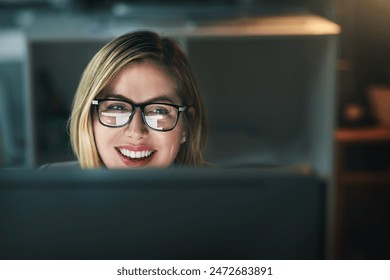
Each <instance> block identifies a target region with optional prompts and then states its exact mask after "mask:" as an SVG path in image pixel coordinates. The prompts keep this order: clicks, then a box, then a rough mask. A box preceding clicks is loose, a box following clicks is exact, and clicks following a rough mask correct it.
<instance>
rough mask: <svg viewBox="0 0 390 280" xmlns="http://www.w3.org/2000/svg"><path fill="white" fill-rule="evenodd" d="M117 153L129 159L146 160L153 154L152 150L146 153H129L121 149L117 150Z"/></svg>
mask: <svg viewBox="0 0 390 280" xmlns="http://www.w3.org/2000/svg"><path fill="white" fill-rule="evenodd" d="M118 150H119V152H120V153H121V154H122V155H123V156H125V157H127V158H130V159H143V158H148V157H150V156H151V155H152V154H153V152H154V151H153V150H147V151H130V150H127V149H123V148H118Z"/></svg>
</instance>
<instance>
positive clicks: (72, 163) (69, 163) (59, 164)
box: [39, 161, 81, 169]
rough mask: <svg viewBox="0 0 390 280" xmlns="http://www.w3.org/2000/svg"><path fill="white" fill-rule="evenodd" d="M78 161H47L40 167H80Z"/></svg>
mask: <svg viewBox="0 0 390 280" xmlns="http://www.w3.org/2000/svg"><path fill="white" fill-rule="evenodd" d="M80 168H81V167H80V163H79V162H78V161H65V162H56V163H47V164H44V165H42V166H40V167H39V169H80Z"/></svg>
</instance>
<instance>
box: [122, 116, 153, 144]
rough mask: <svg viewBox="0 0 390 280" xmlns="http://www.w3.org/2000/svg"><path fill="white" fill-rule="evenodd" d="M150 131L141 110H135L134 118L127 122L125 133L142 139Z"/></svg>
mask: <svg viewBox="0 0 390 280" xmlns="http://www.w3.org/2000/svg"><path fill="white" fill-rule="evenodd" d="M147 132H148V128H147V126H146V124H145V123H144V121H143V119H142V115H141V111H140V110H137V109H136V110H135V112H134V115H133V118H132V119H131V120H130V123H128V124H127V127H126V130H125V134H126V136H128V137H130V138H133V139H135V140H137V139H141V138H142V137H144V136H145V134H146V133H147Z"/></svg>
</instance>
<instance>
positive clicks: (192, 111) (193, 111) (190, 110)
mask: <svg viewBox="0 0 390 280" xmlns="http://www.w3.org/2000/svg"><path fill="white" fill-rule="evenodd" d="M188 115H190V116H191V117H194V116H195V109H194V107H190V108H188Z"/></svg>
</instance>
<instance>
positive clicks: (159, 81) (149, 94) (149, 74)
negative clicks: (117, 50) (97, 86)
mask: <svg viewBox="0 0 390 280" xmlns="http://www.w3.org/2000/svg"><path fill="white" fill-rule="evenodd" d="M110 94H111V95H120V96H123V97H124V98H126V99H128V100H130V101H133V102H135V103H142V102H146V101H148V100H149V99H156V98H158V97H160V96H166V97H169V98H170V99H172V100H173V101H175V102H178V101H179V100H180V98H179V96H178V94H177V88H176V85H175V82H174V80H173V79H172V77H171V75H169V74H168V72H167V70H166V69H164V68H163V67H162V66H160V65H157V64H156V63H153V62H149V61H146V62H136V63H130V64H128V65H126V66H125V67H123V68H122V69H121V70H120V71H119V72H118V74H117V75H116V76H115V77H114V79H113V80H112V81H111V82H110V83H109V85H108V86H107V87H106V88H105V89H104V90H103V92H102V95H100V96H101V97H109V96H110Z"/></svg>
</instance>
